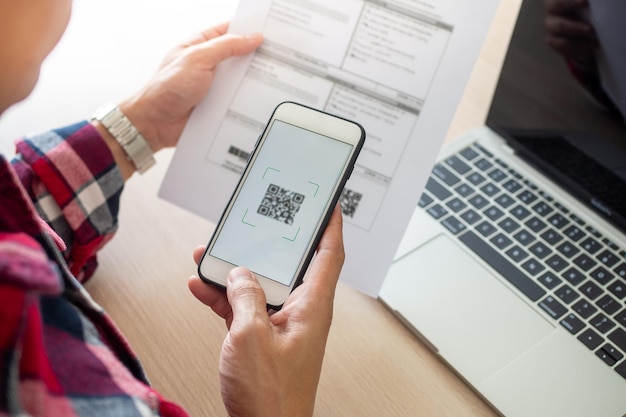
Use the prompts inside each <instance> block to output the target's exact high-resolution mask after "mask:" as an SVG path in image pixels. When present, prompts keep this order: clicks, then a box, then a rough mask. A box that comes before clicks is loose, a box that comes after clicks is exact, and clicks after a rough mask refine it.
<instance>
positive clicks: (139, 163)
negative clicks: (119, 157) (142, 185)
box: [92, 103, 156, 174]
mask: <svg viewBox="0 0 626 417" xmlns="http://www.w3.org/2000/svg"><path fill="white" fill-rule="evenodd" d="M92 120H97V121H99V122H100V123H101V124H102V126H104V127H105V128H106V129H107V130H108V131H109V133H110V134H111V136H113V137H114V138H115V140H116V141H117V142H118V143H119V144H120V146H121V147H122V149H123V150H124V152H125V153H126V157H127V158H128V159H129V160H130V161H131V162H132V163H133V165H134V166H135V168H136V169H137V171H138V172H139V173H140V174H143V173H144V172H146V171H147V170H148V168H150V167H151V166H152V165H154V164H155V163H156V161H155V160H154V156H153V154H152V149H150V145H148V142H147V141H146V139H145V138H144V137H143V136H142V135H141V133H139V131H138V130H137V128H136V127H135V126H134V125H133V124H132V122H131V121H130V120H129V119H128V117H126V116H125V115H124V113H122V111H121V110H120V109H119V107H117V106H116V105H115V104H113V103H107V104H105V105H104V106H102V107H101V108H99V109H98V110H97V111H96V113H95V114H94V115H93V116H92Z"/></svg>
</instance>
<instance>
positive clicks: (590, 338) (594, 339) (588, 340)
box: [578, 329, 602, 350]
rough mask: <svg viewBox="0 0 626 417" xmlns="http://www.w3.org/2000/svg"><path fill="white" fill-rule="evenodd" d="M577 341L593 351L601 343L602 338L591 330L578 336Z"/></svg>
mask: <svg viewBox="0 0 626 417" xmlns="http://www.w3.org/2000/svg"><path fill="white" fill-rule="evenodd" d="M578 340H580V341H581V342H583V344H584V345H585V346H587V347H588V348H589V349H592V350H593V349H595V348H597V347H598V346H600V343H602V336H600V335H599V334H598V333H596V332H594V331H593V330H591V329H587V330H585V331H584V332H582V333H581V334H580V336H578Z"/></svg>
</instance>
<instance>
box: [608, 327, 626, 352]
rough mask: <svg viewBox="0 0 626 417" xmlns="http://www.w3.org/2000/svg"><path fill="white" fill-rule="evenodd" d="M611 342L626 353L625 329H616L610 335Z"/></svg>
mask: <svg viewBox="0 0 626 417" xmlns="http://www.w3.org/2000/svg"><path fill="white" fill-rule="evenodd" d="M609 340H610V341H611V342H613V343H615V344H616V345H617V347H618V348H619V349H620V350H622V351H623V352H626V331H625V330H624V329H621V328H617V329H615V330H614V331H613V332H612V333H611V334H610V335H609Z"/></svg>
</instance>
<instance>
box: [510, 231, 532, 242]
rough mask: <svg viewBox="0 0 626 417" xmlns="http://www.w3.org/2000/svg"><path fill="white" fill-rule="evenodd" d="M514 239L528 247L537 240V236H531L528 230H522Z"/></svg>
mask: <svg viewBox="0 0 626 417" xmlns="http://www.w3.org/2000/svg"><path fill="white" fill-rule="evenodd" d="M513 238H514V239H515V240H517V241H518V242H519V243H520V244H522V245H524V246H528V245H530V244H531V243H533V242H534V241H535V240H536V238H535V236H533V235H532V234H530V232H528V231H527V230H520V231H519V232H517V233H516V234H515V235H514V236H513Z"/></svg>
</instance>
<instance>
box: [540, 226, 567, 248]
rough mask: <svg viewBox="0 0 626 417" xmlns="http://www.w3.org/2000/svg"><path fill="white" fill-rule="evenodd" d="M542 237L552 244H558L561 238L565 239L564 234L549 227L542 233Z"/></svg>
mask: <svg viewBox="0 0 626 417" xmlns="http://www.w3.org/2000/svg"><path fill="white" fill-rule="evenodd" d="M541 238H542V239H543V240H545V241H546V242H548V243H549V244H551V245H556V244H557V243H559V242H560V241H561V240H563V236H561V235H560V234H559V233H558V232H557V231H556V230H554V229H548V230H546V231H545V232H543V233H542V234H541Z"/></svg>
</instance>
